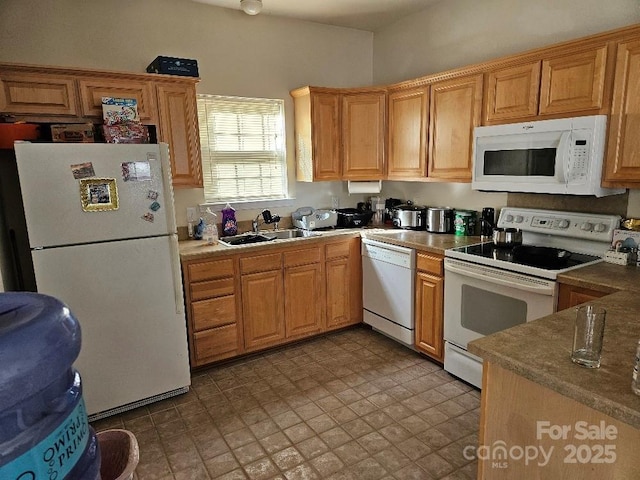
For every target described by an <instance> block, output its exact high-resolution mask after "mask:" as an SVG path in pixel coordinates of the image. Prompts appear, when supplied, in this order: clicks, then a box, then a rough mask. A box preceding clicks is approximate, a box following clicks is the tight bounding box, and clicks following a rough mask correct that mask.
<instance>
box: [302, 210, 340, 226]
mask: <svg viewBox="0 0 640 480" xmlns="http://www.w3.org/2000/svg"><path fill="white" fill-rule="evenodd" d="M291 221H292V223H293V226H294V227H297V228H301V229H303V230H320V229H323V228H334V227H335V226H336V225H337V223H338V214H337V212H336V211H335V210H328V209H318V210H315V209H313V208H312V207H301V208H298V209H297V210H296V211H295V212H293V213H292V214H291Z"/></svg>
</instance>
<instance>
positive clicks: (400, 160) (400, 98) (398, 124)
mask: <svg viewBox="0 0 640 480" xmlns="http://www.w3.org/2000/svg"><path fill="white" fill-rule="evenodd" d="M428 121H429V87H428V86H424V87H416V88H411V89H407V90H401V91H395V92H391V93H389V128H388V130H387V145H388V148H389V153H388V156H387V178H389V179H416V178H421V177H425V176H426V174H427V129H428Z"/></svg>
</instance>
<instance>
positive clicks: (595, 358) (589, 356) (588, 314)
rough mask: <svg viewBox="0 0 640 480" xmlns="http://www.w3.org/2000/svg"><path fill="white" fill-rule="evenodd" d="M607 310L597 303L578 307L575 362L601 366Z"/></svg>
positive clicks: (585, 365) (575, 331)
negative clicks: (596, 304)
mask: <svg viewBox="0 0 640 480" xmlns="http://www.w3.org/2000/svg"><path fill="white" fill-rule="evenodd" d="M606 315H607V312H606V310H605V309H604V308H602V307H597V306H595V305H582V306H580V307H577V308H576V323H575V328H574V330H573V350H572V353H571V360H572V361H573V363H577V364H578V365H582V366H583V367H587V368H598V367H600V357H601V355H602V339H603V337H604V323H605V317H606Z"/></svg>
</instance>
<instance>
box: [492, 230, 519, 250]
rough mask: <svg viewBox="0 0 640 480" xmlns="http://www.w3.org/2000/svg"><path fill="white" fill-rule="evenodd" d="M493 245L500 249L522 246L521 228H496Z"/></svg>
mask: <svg viewBox="0 0 640 480" xmlns="http://www.w3.org/2000/svg"><path fill="white" fill-rule="evenodd" d="M493 244H494V245H495V246H496V247H500V248H511V247H516V246H519V245H522V230H520V229H519V228H494V229H493Z"/></svg>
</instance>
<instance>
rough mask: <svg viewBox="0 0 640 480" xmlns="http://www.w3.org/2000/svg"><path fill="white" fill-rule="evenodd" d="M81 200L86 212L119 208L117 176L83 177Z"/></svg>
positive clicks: (81, 181)
mask: <svg viewBox="0 0 640 480" xmlns="http://www.w3.org/2000/svg"><path fill="white" fill-rule="evenodd" d="M80 202H81V203H82V210H84V211H85V212H104V211H108V210H117V209H118V188H117V187H116V179H115V178H83V179H81V180H80Z"/></svg>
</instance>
